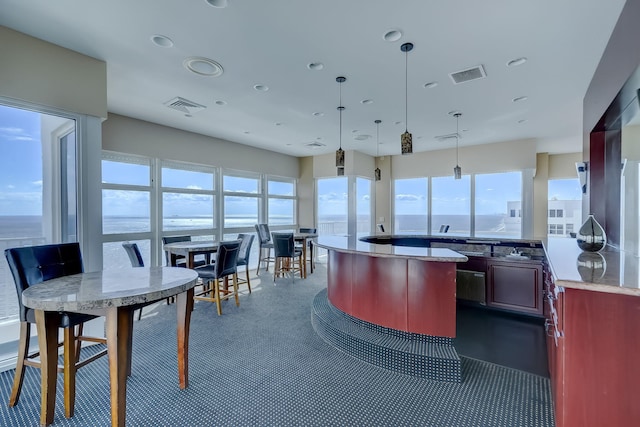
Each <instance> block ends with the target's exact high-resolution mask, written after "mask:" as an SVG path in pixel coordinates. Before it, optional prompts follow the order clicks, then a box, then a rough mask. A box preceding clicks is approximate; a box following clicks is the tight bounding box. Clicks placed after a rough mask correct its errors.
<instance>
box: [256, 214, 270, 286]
mask: <svg viewBox="0 0 640 427" xmlns="http://www.w3.org/2000/svg"><path fill="white" fill-rule="evenodd" d="M256 233H257V234H258V242H259V244H260V249H259V250H258V268H257V269H256V274H259V273H260V264H261V263H262V262H263V261H266V262H267V267H266V270H267V271H269V262H270V261H273V260H274V259H273V257H272V256H271V249H273V242H271V232H270V231H269V225H268V224H256ZM265 251H266V256H265Z"/></svg>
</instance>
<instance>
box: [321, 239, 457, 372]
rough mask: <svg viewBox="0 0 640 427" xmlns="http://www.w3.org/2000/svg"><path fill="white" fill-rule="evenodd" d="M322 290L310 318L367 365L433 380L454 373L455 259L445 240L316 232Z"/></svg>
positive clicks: (327, 338) (328, 338) (326, 335)
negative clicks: (429, 243) (399, 240)
mask: <svg viewBox="0 0 640 427" xmlns="http://www.w3.org/2000/svg"><path fill="white" fill-rule="evenodd" d="M315 244H317V245H318V246H319V247H321V248H324V249H326V250H327V251H328V262H327V290H326V291H324V290H323V291H321V292H320V293H318V295H316V297H315V299H314V302H313V308H312V324H313V326H314V329H315V330H316V332H317V333H318V334H319V335H320V336H321V337H322V338H323V339H324V340H325V341H327V342H328V343H329V344H331V345H333V346H335V347H337V348H339V349H340V350H342V351H345V352H347V353H349V354H351V355H353V356H355V357H358V358H360V359H362V360H365V361H367V362H370V363H373V364H375V365H378V366H381V367H384V368H387V369H390V370H395V371H397V372H401V373H404V374H408V375H414V376H419V377H424V378H429V379H434V380H439V381H450V382H460V381H462V372H461V363H460V358H459V356H458V354H457V352H456V351H455V348H454V347H453V338H454V337H455V333H456V263H458V262H465V261H467V257H466V256H464V255H461V254H459V253H457V252H455V251H453V250H451V249H447V248H431V247H407V246H395V245H392V244H376V243H368V242H364V241H361V240H358V239H356V238H355V237H338V236H328V237H327V236H321V237H319V238H318V242H316V243H315Z"/></svg>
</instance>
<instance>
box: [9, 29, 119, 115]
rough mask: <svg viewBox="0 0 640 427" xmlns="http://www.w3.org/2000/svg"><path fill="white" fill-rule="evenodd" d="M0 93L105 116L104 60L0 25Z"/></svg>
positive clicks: (105, 74)
mask: <svg viewBox="0 0 640 427" xmlns="http://www.w3.org/2000/svg"><path fill="white" fill-rule="evenodd" d="M0 40H1V42H0V58H1V59H0V61H1V62H2V65H0V94H1V96H3V97H7V98H13V99H17V100H21V101H26V102H30V103H33V104H38V105H42V106H47V107H52V108H55V109H58V110H64V111H68V112H72V113H79V114H87V115H90V116H95V117H102V118H105V117H107V64H106V63H104V62H103V61H99V60H97V59H94V58H90V57H88V56H84V55H81V54H79V53H77V52H74V51H71V50H68V49H65V48H63V47H60V46H56V45H53V44H51V43H47V42H44V41H42V40H39V39H36V38H33V37H31V36H27V35H26V34H22V33H19V32H17V31H14V30H10V29H9V28H6V27H1V26H0Z"/></svg>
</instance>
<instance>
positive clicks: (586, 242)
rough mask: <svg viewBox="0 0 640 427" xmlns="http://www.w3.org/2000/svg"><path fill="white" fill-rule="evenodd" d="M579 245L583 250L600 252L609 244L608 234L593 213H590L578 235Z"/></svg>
mask: <svg viewBox="0 0 640 427" xmlns="http://www.w3.org/2000/svg"><path fill="white" fill-rule="evenodd" d="M576 241H577V242H578V247H579V248H580V249H582V250H583V251H589V252H598V251H601V250H602V249H604V247H605V246H606V245H607V235H606V233H605V232H604V228H602V226H601V225H600V223H599V222H598V221H596V218H595V217H594V216H593V214H589V216H588V217H587V220H586V221H585V222H584V224H582V227H580V230H578V235H577V236H576Z"/></svg>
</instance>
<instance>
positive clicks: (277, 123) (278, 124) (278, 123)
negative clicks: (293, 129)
mask: <svg viewBox="0 0 640 427" xmlns="http://www.w3.org/2000/svg"><path fill="white" fill-rule="evenodd" d="M274 125H276V126H282V123H280V122H276V123H274Z"/></svg>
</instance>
